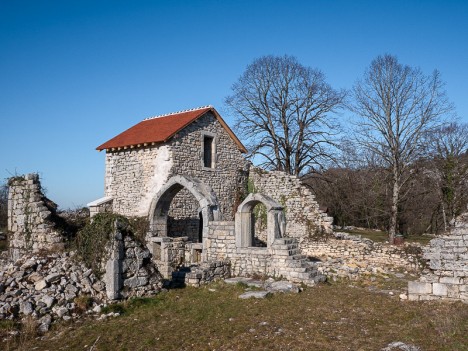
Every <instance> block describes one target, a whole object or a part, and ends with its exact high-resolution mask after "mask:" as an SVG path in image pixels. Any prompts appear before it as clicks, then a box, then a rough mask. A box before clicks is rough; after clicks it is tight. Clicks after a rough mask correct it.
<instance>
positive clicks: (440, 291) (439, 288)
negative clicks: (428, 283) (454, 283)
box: [432, 283, 447, 296]
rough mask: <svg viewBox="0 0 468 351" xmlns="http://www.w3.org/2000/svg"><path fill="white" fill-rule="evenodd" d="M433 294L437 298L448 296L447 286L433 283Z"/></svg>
mask: <svg viewBox="0 0 468 351" xmlns="http://www.w3.org/2000/svg"><path fill="white" fill-rule="evenodd" d="M432 293H433V294H434V295H436V296H447V285H445V284H441V283H433V284H432Z"/></svg>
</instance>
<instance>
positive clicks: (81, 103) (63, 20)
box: [0, 0, 468, 208]
mask: <svg viewBox="0 0 468 351" xmlns="http://www.w3.org/2000/svg"><path fill="white" fill-rule="evenodd" d="M384 53H390V54H394V55H397V56H398V58H399V60H400V61H401V62H402V63H404V64H409V65H412V66H419V67H421V69H422V70H423V71H424V72H425V73H430V72H432V70H433V69H438V70H440V71H441V73H442V78H443V80H444V81H445V82H446V83H447V86H446V88H447V91H448V95H449V97H450V99H451V100H452V101H453V102H454V103H455V105H456V108H457V112H458V114H459V115H460V116H461V117H462V118H463V120H464V121H468V1H450V0H445V1H422V0H421V1H385V2H384V1H376V0H374V1H358V0H354V1H292V0H290V1H274V0H270V1H263V0H255V1H254V0H251V1H227V0H225V1H220V0H219V1H214V0H213V1H212V0H210V1H196V0H193V1H156V0H153V1H138V0H134V1H118V0H113V1H99V0H94V1H87V0H86V1H85V0H76V1H71V0H58V1H47V0H40V1H38V0H34V1H22V0H0V121H1V123H0V147H1V154H0V180H2V181H3V180H4V179H5V178H7V177H9V176H10V175H11V174H15V173H18V174H22V173H29V172H39V173H40V174H41V176H42V179H43V185H44V186H45V188H46V189H47V190H48V192H47V195H48V196H49V197H50V198H51V199H52V200H54V201H55V202H57V203H58V204H59V205H60V206H61V207H62V208H68V207H76V206H79V205H85V204H86V203H87V202H89V201H92V200H94V199H97V198H99V197H101V196H102V195H103V193H104V153H99V152H97V151H95V150H94V149H95V147H96V146H98V145H100V144H101V143H103V142H104V141H106V140H108V139H109V138H111V137H113V136H115V135H116V134H118V133H120V132H122V131H123V130H125V129H127V128H129V127H130V126H132V125H133V124H135V123H137V122H139V121H140V120H142V119H143V118H145V117H149V116H153V115H157V114H162V113H167V112H172V111H177V110H181V109H186V108H191V107H197V106H201V105H207V104H212V105H214V106H215V107H216V108H217V109H218V111H220V112H221V114H223V99H224V97H225V96H226V95H228V94H229V93H230V86H231V85H232V83H234V82H235V81H236V79H237V78H238V77H239V76H240V75H241V74H242V72H243V71H244V69H245V67H246V66H247V64H249V63H250V62H252V60H253V59H255V58H257V57H259V56H263V55H267V54H274V55H284V54H288V55H294V56H296V57H297V58H298V59H299V61H300V62H301V63H302V64H304V65H308V66H311V67H316V68H319V69H321V70H322V71H323V72H324V73H325V74H326V76H327V79H328V82H329V83H330V84H331V85H332V86H334V87H335V88H350V87H351V86H352V85H353V82H354V81H355V80H356V79H357V78H358V77H359V76H360V75H362V73H363V71H364V69H365V68H366V67H367V66H368V65H369V63H370V62H371V60H372V59H373V58H375V57H376V56H377V55H379V54H384ZM343 118H345V116H343ZM228 123H232V121H230V120H229V119H228Z"/></svg>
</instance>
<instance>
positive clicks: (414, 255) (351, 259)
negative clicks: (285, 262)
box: [301, 232, 422, 279]
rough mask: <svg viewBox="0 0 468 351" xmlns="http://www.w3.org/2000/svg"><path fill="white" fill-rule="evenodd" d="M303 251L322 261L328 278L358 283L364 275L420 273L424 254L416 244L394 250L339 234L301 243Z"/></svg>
mask: <svg viewBox="0 0 468 351" xmlns="http://www.w3.org/2000/svg"><path fill="white" fill-rule="evenodd" d="M301 249H302V252H303V253H304V254H305V255H307V256H309V257H311V258H313V259H317V260H320V261H321V262H322V263H320V269H321V270H322V271H323V273H325V274H326V275H328V276H338V277H341V278H350V279H357V278H358V277H359V276H360V274H363V273H365V274H367V273H374V274H375V273H384V272H388V271H389V270H395V269H400V270H405V271H412V272H416V271H419V270H420V269H421V263H420V254H421V252H422V251H421V248H420V246H419V245H417V244H405V245H402V246H394V245H388V244H383V243H376V242H373V241H372V240H370V239H363V238H361V237H360V236H358V235H350V234H347V233H340V232H337V233H334V235H333V236H332V237H328V238H326V239H324V240H321V241H319V240H317V241H305V242H302V245H301Z"/></svg>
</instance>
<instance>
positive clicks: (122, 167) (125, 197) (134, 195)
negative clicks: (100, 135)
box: [105, 144, 173, 216]
mask: <svg viewBox="0 0 468 351" xmlns="http://www.w3.org/2000/svg"><path fill="white" fill-rule="evenodd" d="M172 157H173V156H172V151H171V148H170V147H169V145H167V144H166V145H158V146H147V147H144V148H134V149H127V150H121V151H116V152H107V153H106V174H105V196H106V197H109V198H112V199H113V203H112V209H113V211H114V212H116V213H119V214H122V215H125V216H147V215H148V209H149V206H150V203H151V200H152V196H154V195H155V194H156V193H157V192H158V191H159V189H161V187H162V186H163V185H164V183H165V182H166V181H167V179H168V177H169V171H170V169H171V167H172Z"/></svg>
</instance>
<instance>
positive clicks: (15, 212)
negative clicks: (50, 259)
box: [8, 174, 64, 260]
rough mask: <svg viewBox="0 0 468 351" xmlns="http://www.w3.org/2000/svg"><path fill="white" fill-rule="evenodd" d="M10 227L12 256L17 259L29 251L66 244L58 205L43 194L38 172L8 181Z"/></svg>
mask: <svg viewBox="0 0 468 351" xmlns="http://www.w3.org/2000/svg"><path fill="white" fill-rule="evenodd" d="M8 184H9V191H8V230H9V231H10V232H11V236H10V240H9V245H10V255H11V258H12V259H13V260H17V259H19V258H20V257H21V255H22V254H24V253H26V252H33V251H34V252H37V251H39V250H41V249H53V248H60V247H63V242H64V238H63V236H62V234H61V231H60V229H59V228H58V224H57V220H58V218H57V216H56V213H55V209H56V205H55V204H54V203H53V202H52V201H50V200H49V199H47V198H46V197H45V196H44V194H43V193H42V188H41V183H40V181H39V176H38V175H37V174H27V175H25V176H18V177H13V178H10V179H9V181H8Z"/></svg>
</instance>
